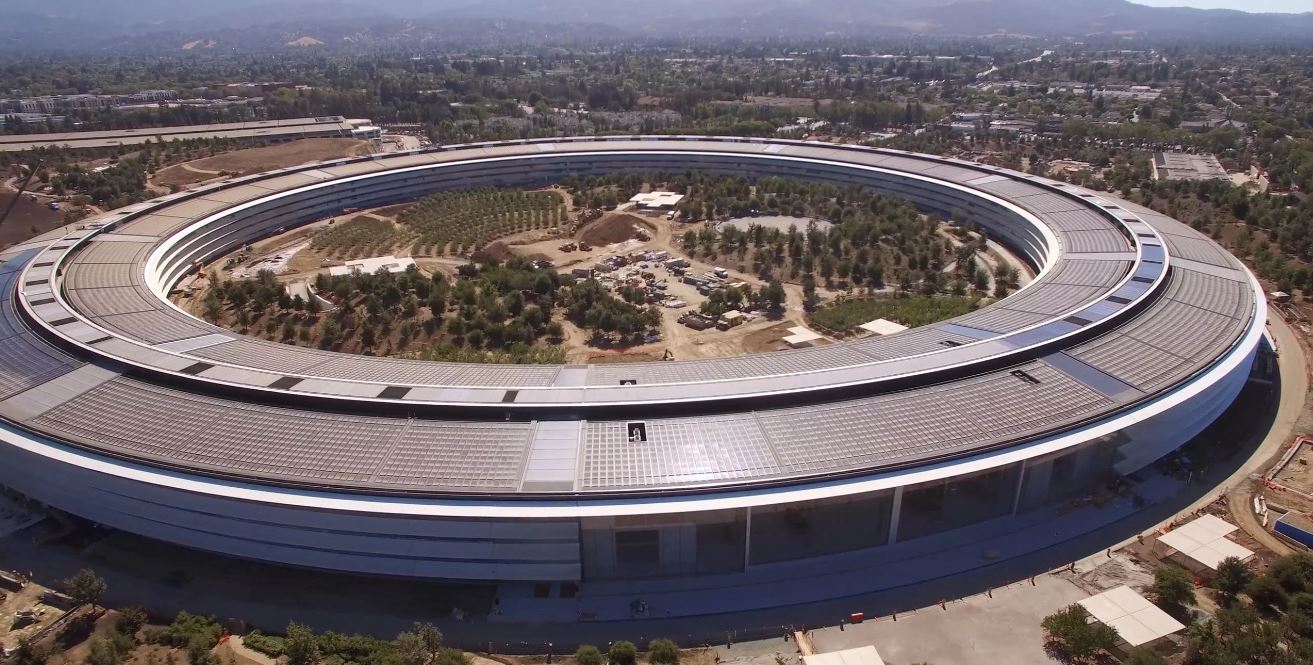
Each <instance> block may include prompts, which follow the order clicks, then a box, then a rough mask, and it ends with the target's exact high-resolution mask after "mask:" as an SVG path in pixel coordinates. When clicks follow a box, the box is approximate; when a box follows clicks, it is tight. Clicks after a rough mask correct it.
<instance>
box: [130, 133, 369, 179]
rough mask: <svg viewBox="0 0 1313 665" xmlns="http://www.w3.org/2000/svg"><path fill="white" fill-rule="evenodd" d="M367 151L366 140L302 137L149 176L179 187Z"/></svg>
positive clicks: (216, 157) (233, 152) (216, 156)
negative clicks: (221, 175) (225, 175)
mask: <svg viewBox="0 0 1313 665" xmlns="http://www.w3.org/2000/svg"><path fill="white" fill-rule="evenodd" d="M368 152H369V142H368V141H359V140H356V139H302V140H299V141H290V142H287V143H279V144H277V145H267V146H261V147H259V148H247V149H244V150H234V151H232V152H225V153H223V154H220V155H215V156H213V157H205V158H203V159H197V160H194V161H190V162H186V163H184V164H176V165H174V166H170V167H168V168H166V169H162V170H160V171H159V172H158V173H156V174H155V177H154V178H152V181H153V182H154V183H155V184H158V185H163V186H165V187H168V186H170V185H177V186H179V187H182V186H186V185H191V184H195V183H198V182H204V181H206V180H212V179H214V178H217V177H219V176H220V174H228V175H236V176H242V175H249V174H251V173H259V172H261V171H268V170H270V169H279V168H284V167H288V166H296V165H298V164H305V163H306V162H318V161H323V160H325V159H337V158H340V157H351V156H354V155H363V154H366V153H368Z"/></svg>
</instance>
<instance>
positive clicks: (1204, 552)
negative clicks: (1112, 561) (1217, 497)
mask: <svg viewBox="0 0 1313 665" xmlns="http://www.w3.org/2000/svg"><path fill="white" fill-rule="evenodd" d="M1237 529H1238V527H1236V526H1235V525H1234V524H1231V523H1229V522H1227V521H1226V520H1223V519H1222V518H1220V517H1217V516H1216V515H1203V516H1202V517H1200V518H1198V519H1196V520H1193V521H1191V522H1189V523H1187V524H1183V525H1181V526H1179V527H1176V528H1175V529H1173V530H1171V531H1168V532H1167V533H1165V534H1163V535H1161V536H1159V537H1158V542H1159V544H1161V545H1164V546H1166V547H1168V548H1171V549H1173V550H1176V554H1178V555H1179V558H1181V559H1183V561H1181V563H1182V564H1183V565H1185V566H1186V567H1188V568H1190V569H1191V570H1195V571H1199V570H1203V569H1207V570H1210V571H1216V570H1217V566H1218V564H1220V563H1222V560H1223V559H1226V558H1227V557H1236V558H1237V559H1240V560H1241V561H1247V560H1248V559H1249V558H1250V557H1252V556H1254V553H1253V551H1251V550H1249V549H1247V548H1245V547H1241V546H1240V545H1237V544H1236V543H1235V542H1234V541H1232V540H1231V539H1229V538H1227V536H1228V535H1230V534H1231V533H1234V532H1235V531H1236V530H1237Z"/></svg>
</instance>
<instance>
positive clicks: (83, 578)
mask: <svg viewBox="0 0 1313 665" xmlns="http://www.w3.org/2000/svg"><path fill="white" fill-rule="evenodd" d="M106 588H107V587H106V584H105V580H104V579H102V578H101V577H100V576H99V575H97V574H96V573H95V572H94V571H92V570H91V569H90V568H83V569H82V570H79V571H78V572H77V573H76V574H74V575H73V576H72V577H70V578H68V579H66V580H64V590H65V591H67V592H68V595H69V596H70V597H72V598H73V602H75V603H77V604H79V605H90V606H91V609H93V610H94V609H96V607H97V606H98V605H100V600H101V599H102V598H104V597H105V590H106Z"/></svg>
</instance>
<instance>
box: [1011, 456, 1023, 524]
mask: <svg viewBox="0 0 1313 665" xmlns="http://www.w3.org/2000/svg"><path fill="white" fill-rule="evenodd" d="M1025 486H1026V462H1025V461H1022V462H1021V473H1018V474H1017V489H1016V491H1015V492H1013V493H1012V516H1013V517H1016V516H1017V509H1018V508H1020V507H1021V490H1022V488H1024V487H1025Z"/></svg>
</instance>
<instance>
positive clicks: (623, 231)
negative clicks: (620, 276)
mask: <svg viewBox="0 0 1313 665" xmlns="http://www.w3.org/2000/svg"><path fill="white" fill-rule="evenodd" d="M641 236H646V237H648V238H651V237H652V225H651V223H650V222H648V221H647V220H646V219H643V218H642V217H639V216H637V215H627V214H618V215H606V216H604V217H602V218H601V219H599V220H597V221H596V222H593V223H592V224H589V225H588V226H585V227H584V229H583V230H582V231H580V232H579V240H580V241H582V242H586V243H588V244H590V245H592V246H594V247H603V246H605V245H614V244H615V243H618V242H624V241H626V240H633V239H634V238H639V237H641Z"/></svg>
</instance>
